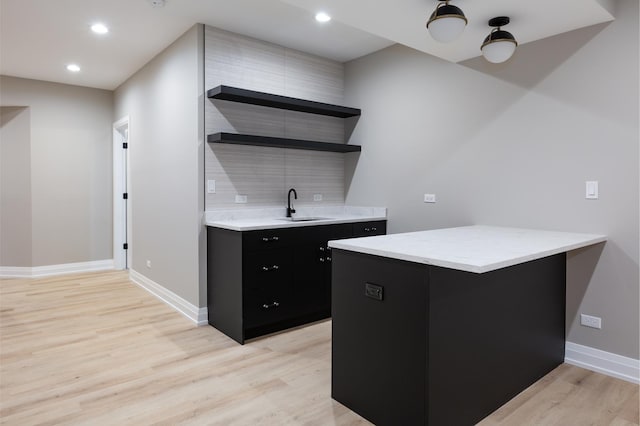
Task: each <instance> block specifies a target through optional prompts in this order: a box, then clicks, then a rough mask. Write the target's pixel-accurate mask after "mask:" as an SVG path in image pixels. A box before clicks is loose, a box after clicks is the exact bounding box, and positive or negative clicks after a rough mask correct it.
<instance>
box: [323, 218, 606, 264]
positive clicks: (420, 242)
mask: <svg viewBox="0 0 640 426" xmlns="http://www.w3.org/2000/svg"><path fill="white" fill-rule="evenodd" d="M606 240H607V237H606V236H605V235H594V234H576V233H570V232H555V231H541V230H535V229H520V228H503V227H497V226H481V225H476V226H464V227H459V228H446V229H435V230H430V231H420V232H409V233H402V234H391V235H380V236H374V237H366V238H351V239H346V240H336V241H329V247H332V248H336V249H342V250H349V251H354V252H359V253H365V254H372V255H376V256H383V257H388V258H392V259H399V260H407V261H409V262H416V263H423V264H427V265H434V266H442V267H445V268H450V269H457V270H461V271H467V272H475V273H483V272H489V271H493V270H495V269H500V268H504V267H507V266H512V265H517V264H520V263H524V262H528V261H531V260H535V259H540V258H543V257H547V256H551V255H554V254H558V253H562V252H567V251H570V250H574V249H578V248H581V247H586V246H590V245H593V244H597V243H600V242H604V241H606Z"/></svg>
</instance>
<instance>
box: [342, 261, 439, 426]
mask: <svg viewBox="0 0 640 426" xmlns="http://www.w3.org/2000/svg"><path fill="white" fill-rule="evenodd" d="M332 253H333V254H332V257H333V267H332V274H333V275H332V301H331V303H332V317H333V322H332V332H333V336H332V371H331V396H332V397H333V398H334V399H335V400H336V401H338V402H340V403H342V404H344V405H345V406H347V407H348V408H350V409H351V410H353V411H355V412H357V413H358V414H360V415H361V416H363V417H364V418H366V419H368V420H370V421H372V422H374V423H375V424H377V425H421V424H424V422H425V419H426V411H427V402H426V399H427V395H426V388H427V384H426V368H427V366H426V359H427V323H426V321H427V286H428V282H427V267H426V266H424V265H420V264H416V263H411V262H405V261H400V260H393V259H388V258H384V257H378V256H371V255H366V254H360V253H354V252H350V251H344V250H338V249H334V250H333V252H332ZM367 284H372V285H373V286H379V287H381V288H382V294H381V299H382V300H377V299H376V298H375V289H376V287H370V296H373V297H369V296H367V294H366V288H365V287H366V285H367Z"/></svg>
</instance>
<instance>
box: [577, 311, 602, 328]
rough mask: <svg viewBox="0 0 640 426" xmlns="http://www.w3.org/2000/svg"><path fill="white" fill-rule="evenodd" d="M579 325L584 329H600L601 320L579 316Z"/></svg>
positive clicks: (583, 315)
mask: <svg viewBox="0 0 640 426" xmlns="http://www.w3.org/2000/svg"><path fill="white" fill-rule="evenodd" d="M580 325H584V326H585V327H591V328H597V329H598V330H599V329H601V328H602V319H601V318H599V317H592V316H591V315H585V314H580Z"/></svg>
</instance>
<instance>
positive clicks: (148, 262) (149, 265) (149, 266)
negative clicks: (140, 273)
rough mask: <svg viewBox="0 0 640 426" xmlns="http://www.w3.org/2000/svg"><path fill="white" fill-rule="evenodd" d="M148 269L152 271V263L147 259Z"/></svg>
mask: <svg viewBox="0 0 640 426" xmlns="http://www.w3.org/2000/svg"><path fill="white" fill-rule="evenodd" d="M147 268H149V269H151V261H150V260H149V259H147Z"/></svg>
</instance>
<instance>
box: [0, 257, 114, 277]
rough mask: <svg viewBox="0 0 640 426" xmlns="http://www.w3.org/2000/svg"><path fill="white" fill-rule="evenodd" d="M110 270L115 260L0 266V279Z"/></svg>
mask: <svg viewBox="0 0 640 426" xmlns="http://www.w3.org/2000/svg"><path fill="white" fill-rule="evenodd" d="M109 269H114V263H113V259H106V260H93V261H91V262H78V263H64V264H62V265H47V266H34V267H23V266H0V278H40V277H50V276H53V275H64V274H76V273H82V272H95V271H106V270H109Z"/></svg>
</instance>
